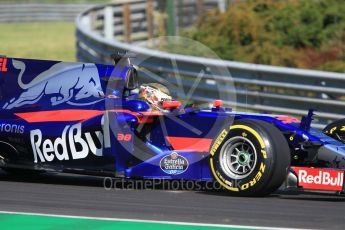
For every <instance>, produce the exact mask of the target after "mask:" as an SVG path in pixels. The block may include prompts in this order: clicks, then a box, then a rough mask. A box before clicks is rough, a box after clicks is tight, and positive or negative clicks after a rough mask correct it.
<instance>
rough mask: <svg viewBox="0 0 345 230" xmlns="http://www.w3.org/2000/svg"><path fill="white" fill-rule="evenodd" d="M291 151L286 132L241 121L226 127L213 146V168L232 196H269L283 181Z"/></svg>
mask: <svg viewBox="0 0 345 230" xmlns="http://www.w3.org/2000/svg"><path fill="white" fill-rule="evenodd" d="M289 166H290V150H289V146H288V144H287V142H286V140H285V137H284V136H283V134H282V133H281V132H280V131H279V130H278V129H277V128H276V127H274V126H273V125H271V124H269V123H267V122H264V121H259V120H250V119H243V120H237V121H235V122H234V124H232V125H231V126H230V127H226V128H224V129H223V130H222V131H221V132H220V134H219V135H218V137H217V138H216V139H215V140H214V142H213V144H212V146H211V149H210V168H211V172H212V174H213V176H214V178H215V180H216V181H217V182H219V183H220V184H221V185H222V186H223V187H224V188H225V189H226V190H228V191H229V193H231V194H232V195H237V196H265V195H268V194H270V193H272V192H273V191H275V190H276V189H277V188H279V186H280V185H281V184H282V183H283V181H284V180H285V177H286V172H287V169H288V167H289Z"/></svg>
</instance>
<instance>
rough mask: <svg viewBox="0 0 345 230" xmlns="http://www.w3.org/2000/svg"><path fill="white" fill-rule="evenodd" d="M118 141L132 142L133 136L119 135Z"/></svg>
mask: <svg viewBox="0 0 345 230" xmlns="http://www.w3.org/2000/svg"><path fill="white" fill-rule="evenodd" d="M117 140H118V141H131V140H132V135H131V134H123V133H119V134H117Z"/></svg>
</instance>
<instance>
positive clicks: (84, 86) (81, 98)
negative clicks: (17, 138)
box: [2, 59, 104, 109]
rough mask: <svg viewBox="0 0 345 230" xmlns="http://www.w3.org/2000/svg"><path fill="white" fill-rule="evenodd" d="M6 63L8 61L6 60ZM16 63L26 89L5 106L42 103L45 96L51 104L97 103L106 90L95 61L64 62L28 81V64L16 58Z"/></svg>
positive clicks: (19, 77) (8, 107) (15, 106)
mask: <svg viewBox="0 0 345 230" xmlns="http://www.w3.org/2000/svg"><path fill="white" fill-rule="evenodd" d="M2 64H3V65H2V66H4V62H3V63H2ZM12 64H13V67H14V68H15V69H17V70H20V72H19V76H18V85H19V87H20V88H21V89H23V90H24V91H23V92H22V93H21V94H20V95H19V96H18V97H14V98H12V99H10V100H9V101H7V102H6V103H5V104H4V105H3V107H2V108H3V109H13V108H18V107H21V106H24V105H32V104H35V103H39V101H40V100H41V99H46V101H50V103H51V106H56V105H60V104H63V103H67V104H70V105H74V106H84V105H91V104H95V103H97V102H98V101H100V100H102V98H103V97H104V93H103V90H102V87H101V83H100V79H99V73H98V70H97V67H96V65H95V64H82V63H65V62H60V63H57V64H55V65H53V66H52V67H50V68H49V69H48V70H46V71H44V72H42V73H41V74H39V75H38V76H36V77H35V78H34V79H33V80H31V82H28V83H24V82H23V80H22V78H23V75H24V74H25V70H26V64H25V63H24V62H22V61H19V60H14V59H13V60H12Z"/></svg>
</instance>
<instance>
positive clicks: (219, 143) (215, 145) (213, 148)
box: [210, 129, 228, 156]
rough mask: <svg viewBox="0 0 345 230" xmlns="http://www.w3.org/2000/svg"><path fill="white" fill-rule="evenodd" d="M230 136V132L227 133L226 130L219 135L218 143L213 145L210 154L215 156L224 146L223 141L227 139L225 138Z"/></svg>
mask: <svg viewBox="0 0 345 230" xmlns="http://www.w3.org/2000/svg"><path fill="white" fill-rule="evenodd" d="M227 135H228V131H226V130H225V129H223V131H222V132H221V133H220V134H219V136H218V137H217V139H216V141H215V142H214V144H213V145H212V148H211V151H210V154H211V155H212V156H213V155H214V154H215V153H216V151H217V149H218V148H219V146H220V145H221V144H222V142H223V140H224V139H225V137H226V136H227Z"/></svg>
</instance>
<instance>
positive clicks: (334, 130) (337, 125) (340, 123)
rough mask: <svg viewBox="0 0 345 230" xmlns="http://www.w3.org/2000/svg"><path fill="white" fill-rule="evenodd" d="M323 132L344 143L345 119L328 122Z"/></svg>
mask: <svg viewBox="0 0 345 230" xmlns="http://www.w3.org/2000/svg"><path fill="white" fill-rule="evenodd" d="M323 132H324V133H325V134H326V135H328V136H330V137H332V138H334V139H336V140H338V141H341V142H343V143H344V144H345V119H341V120H337V121H335V122H332V123H330V124H329V125H327V126H326V127H325V128H324V129H323Z"/></svg>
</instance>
